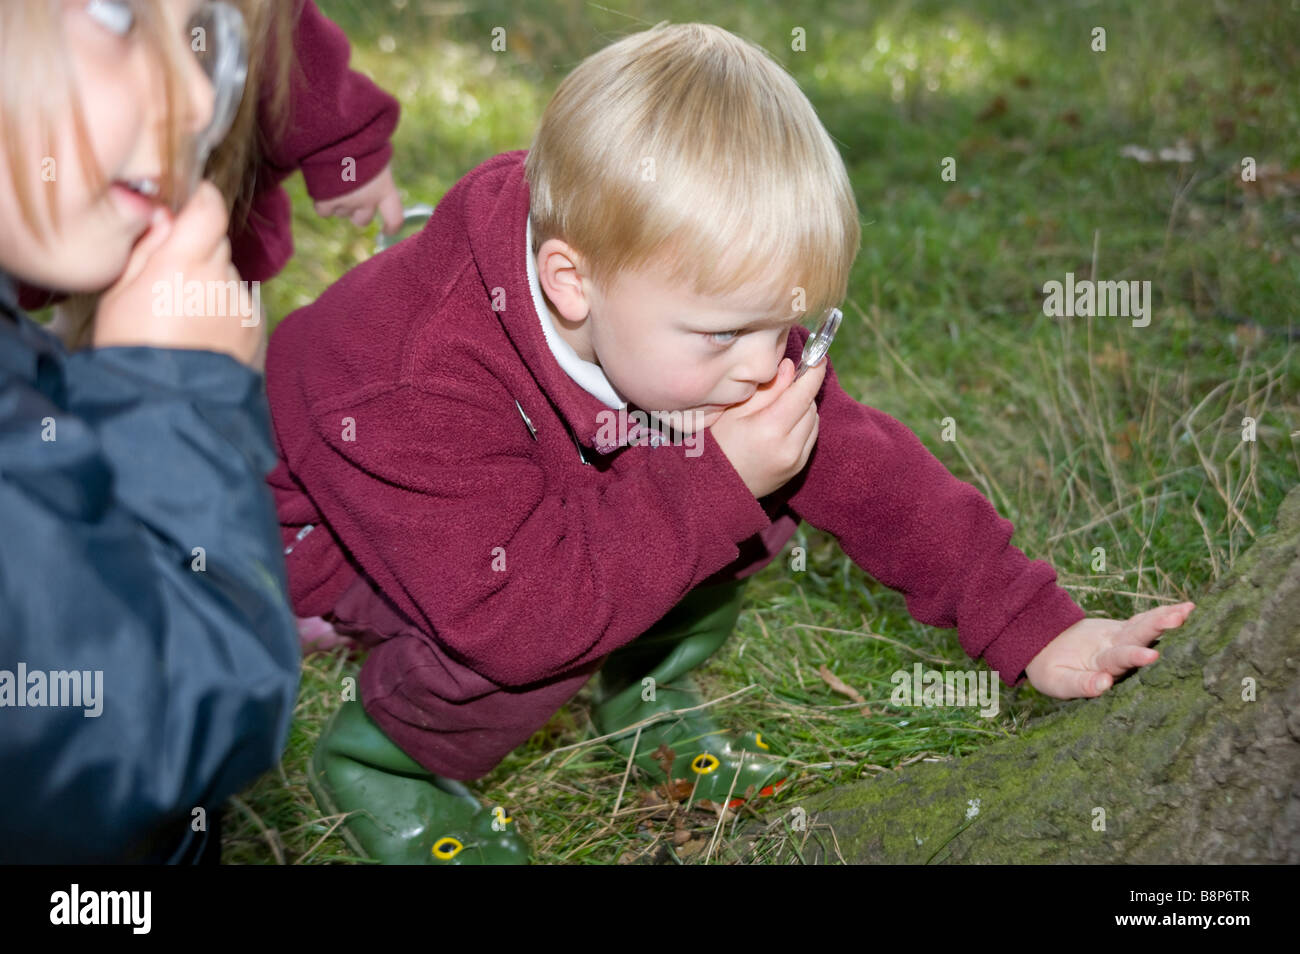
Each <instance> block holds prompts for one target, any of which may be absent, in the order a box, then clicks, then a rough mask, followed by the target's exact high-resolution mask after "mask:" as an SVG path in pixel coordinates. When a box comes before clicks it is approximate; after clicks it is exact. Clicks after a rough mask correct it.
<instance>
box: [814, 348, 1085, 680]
mask: <svg viewBox="0 0 1300 954" xmlns="http://www.w3.org/2000/svg"><path fill="white" fill-rule="evenodd" d="M791 338H792V340H793V339H794V335H791ZM792 347H793V345H792ZM795 353H797V351H796V352H795ZM818 412H819V414H820V421H821V423H820V425H819V428H818V434H817V446H816V447H815V448H814V449H813V454H812V457H811V459H810V460H809V464H808V467H807V468H806V469H805V471H804V474H803V475H802V482H801V484H800V486H799V488H798V490H797V491H796V492H795V493H794V494H793V496H792V497H791V498H790V507H791V509H792V510H793V511H794V512H795V513H796V514H798V516H799V517H800V518H801V519H803V520H806V521H808V522H809V523H810V524H812V525H813V526H815V527H817V528H819V529H821V530H825V531H826V532H827V533H830V534H832V535H833V536H834V537H835V538H836V539H837V540H838V541H839V544H840V546H841V548H843V550H844V552H845V553H847V554H848V555H849V557H850V558H851V559H852V560H853V562H854V563H856V564H857V565H858V566H859V567H861V568H862V569H863V570H865V571H866V572H867V573H869V574H871V576H873V577H874V578H875V579H877V580H879V581H880V582H881V583H883V584H884V585H885V586H888V587H889V588H891V589H894V590H898V591H899V592H901V593H902V594H903V595H904V597H905V598H906V600H907V610H908V612H909V613H911V615H912V616H913V617H914V618H915V619H917V620H919V621H920V622H922V623H926V624H928V625H931V626H939V627H944V628H952V627H954V626H955V627H956V628H957V633H958V639H959V640H960V642H961V646H962V649H964V650H965V651H966V653H967V655H969V656H970V657H971V658H972V659H979V658H981V657H982V658H983V659H984V660H985V661H986V662H987V663H988V665H989V668H991V669H993V670H996V671H997V672H998V674H999V675H1000V677H1001V679H1002V681H1003V682H1005V683H1006V684H1007V685H1008V686H1015V685H1019V684H1020V682H1022V681H1023V676H1024V669H1025V666H1026V665H1028V664H1029V662H1030V660H1032V659H1033V658H1034V657H1035V656H1037V655H1038V653H1039V652H1040V651H1041V650H1042V649H1043V647H1044V646H1046V645H1047V644H1048V643H1050V642H1051V641H1052V640H1053V639H1055V638H1056V637H1057V636H1058V635H1060V634H1061V633H1062V632H1063V631H1064V630H1065V629H1067V628H1068V627H1070V626H1072V625H1073V624H1074V623H1076V622H1078V621H1079V620H1081V619H1083V618H1084V616H1085V615H1086V614H1085V613H1084V612H1083V610H1082V609H1080V608H1079V606H1078V605H1077V604H1076V603H1075V602H1074V600H1072V599H1071V598H1070V595H1069V594H1068V593H1067V592H1066V591H1065V590H1063V589H1062V588H1061V587H1059V586H1058V585H1057V584H1056V571H1055V570H1054V569H1052V567H1051V565H1050V564H1048V563H1046V562H1044V561H1042V560H1034V561H1030V560H1029V559H1028V558H1027V557H1026V556H1025V554H1024V553H1023V552H1021V551H1020V550H1019V549H1017V548H1016V547H1014V546H1012V544H1011V534H1012V531H1013V529H1014V528H1013V526H1012V524H1011V521H1009V520H1006V519H1005V518H1003V517H1000V516H999V515H998V513H997V511H996V510H995V509H994V507H993V505H992V504H991V503H989V501H988V500H987V499H986V498H985V497H984V496H983V495H982V494H981V493H980V492H979V491H978V490H976V489H975V488H974V487H973V486H971V485H970V484H968V483H966V482H965V481H961V480H958V479H957V478H956V477H954V476H953V475H952V474H951V473H950V472H949V471H948V469H947V468H946V467H944V465H943V463H942V462H941V461H940V460H939V459H938V458H937V457H935V456H934V455H933V454H931V453H930V451H929V450H928V449H927V448H926V447H925V445H924V444H922V443H921V440H920V438H918V437H917V436H916V435H915V434H914V433H912V431H911V430H909V429H908V428H907V427H905V426H904V425H903V424H901V423H900V422H899V421H898V420H896V419H895V418H893V417H890V416H889V415H888V414H886V413H884V412H883V411H879V410H876V409H875V408H872V407H867V406H865V405H863V404H859V403H858V402H857V401H855V400H853V398H851V397H849V395H848V394H846V393H845V392H844V389H843V388H842V387H840V384H839V380H838V378H837V377H836V375H835V370H834V368H833V367H831V366H830V365H829V364H828V366H827V371H826V380H825V381H824V382H823V383H822V390H821V393H820V394H819V396H818ZM796 479H797V480H798V479H800V478H796Z"/></svg>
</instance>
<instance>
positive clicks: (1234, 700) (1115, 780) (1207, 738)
mask: <svg viewBox="0 0 1300 954" xmlns="http://www.w3.org/2000/svg"><path fill="white" fill-rule="evenodd" d="M1275 526H1276V529H1275V530H1274V531H1273V532H1272V533H1270V534H1269V535H1268V536H1267V537H1264V538H1262V539H1260V540H1257V541H1256V542H1255V544H1254V545H1253V546H1252V547H1251V549H1250V550H1249V551H1247V552H1246V553H1245V554H1243V555H1242V556H1241V557H1239V558H1238V560H1237V562H1236V564H1235V565H1234V566H1233V567H1232V569H1231V571H1230V572H1229V573H1228V574H1227V575H1225V576H1224V577H1223V578H1222V579H1220V580H1219V581H1218V582H1217V583H1216V584H1215V585H1214V586H1213V587H1212V588H1211V589H1210V591H1209V592H1208V593H1207V594H1206V595H1205V597H1204V598H1203V599H1200V600H1198V601H1197V608H1196V609H1195V610H1194V611H1193V612H1192V615H1191V616H1190V617H1189V618H1188V620H1187V622H1186V623H1184V624H1183V626H1182V627H1180V628H1179V629H1176V630H1171V631H1169V632H1168V633H1166V634H1165V635H1164V636H1163V637H1162V638H1161V640H1160V641H1159V642H1158V643H1157V644H1156V646H1157V648H1159V649H1160V653H1161V658H1160V659H1158V660H1157V661H1156V662H1155V663H1153V664H1151V665H1150V666H1147V667H1144V668H1142V669H1139V670H1137V671H1136V672H1135V673H1133V674H1132V675H1131V676H1129V677H1128V678H1126V679H1124V680H1121V681H1120V682H1119V683H1117V684H1116V685H1115V686H1114V687H1112V688H1111V689H1110V690H1109V691H1107V692H1106V693H1104V694H1103V695H1102V696H1100V697H1098V698H1096V699H1080V700H1075V701H1072V702H1070V703H1067V704H1064V705H1063V706H1062V708H1061V709H1060V710H1058V711H1056V712H1053V713H1052V714H1050V715H1049V716H1047V717H1046V718H1044V719H1042V721H1041V722H1039V723H1038V724H1036V725H1031V726H1028V727H1026V728H1025V729H1024V730H1023V731H1022V732H1021V733H1020V734H1019V735H1018V736H1017V737H1016V738H1013V739H1008V740H1006V741H1004V742H998V743H995V744H992V745H990V746H988V747H986V748H984V749H981V750H980V751H979V752H977V753H975V754H973V755H970V756H968V757H965V758H961V759H958V760H955V761H949V762H931V763H924V762H922V763H916V764H913V765H911V766H908V767H907V768H905V769H903V770H901V771H899V772H897V773H895V774H893V775H890V776H884V777H879V778H875V779H871V780H868V781H864V782H861V783H856V784H852V785H844V786H839V787H836V788H834V789H831V790H830V791H826V792H822V793H819V794H817V795H814V796H810V797H808V798H805V799H802V800H801V801H799V802H797V803H795V804H794V805H792V804H786V805H785V806H784V811H783V812H782V813H780V814H770V815H769V816H768V820H769V824H768V825H767V826H766V827H764V826H763V825H761V824H757V823H753V822H750V823H748V824H742V825H740V826H738V828H737V831H736V835H735V837H733V838H732V839H730V845H729V846H728V849H727V851H726V855H727V856H729V857H731V858H733V859H738V860H744V859H749V860H753V859H755V858H756V857H757V855H756V854H755V852H758V853H759V854H761V855H762V856H764V857H765V858H766V859H767V860H769V861H770V860H774V859H779V860H783V861H787V862H790V861H796V853H797V854H798V856H801V857H802V858H803V860H804V861H805V862H810V863H811V862H817V863H827V862H837V861H839V860H840V858H843V860H845V861H847V862H850V863H872V862H888V863H903V864H915V863H926V862H931V861H933V862H936V863H937V862H960V863H967V864H970V863H1038V862H1070V863H1098V862H1100V863H1130V864H1169V863H1196V864H1205V863H1261V862H1263V863H1288V862H1289V863H1291V864H1295V863H1297V862H1300V488H1296V489H1294V490H1292V491H1291V493H1290V494H1289V495H1288V496H1287V498H1286V499H1285V500H1284V501H1283V503H1282V505H1281V507H1280V508H1279V510H1278V513H1277V517H1276V520H1275ZM1252 680H1253V694H1252ZM975 800H978V803H977V805H973V803H975ZM796 808H802V809H803V811H804V812H805V813H806V815H804V814H801V813H800V812H799V811H797V810H795V811H792V809H796ZM801 824H802V826H803V827H804V829H805V830H802V831H801V830H798V829H799V828H800V827H801ZM792 829H793V830H792Z"/></svg>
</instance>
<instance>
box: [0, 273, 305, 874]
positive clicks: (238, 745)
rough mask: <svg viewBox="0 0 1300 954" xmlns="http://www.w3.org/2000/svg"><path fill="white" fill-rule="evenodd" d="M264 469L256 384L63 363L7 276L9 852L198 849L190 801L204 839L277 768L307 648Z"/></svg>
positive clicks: (179, 852) (3, 482)
mask: <svg viewBox="0 0 1300 954" xmlns="http://www.w3.org/2000/svg"><path fill="white" fill-rule="evenodd" d="M275 463H276V455H275V452H274V449H273V447H272V444H271V423H270V416H269V413H268V411H267V406H266V397H265V389H264V387H263V378H262V375H261V374H259V373H258V372H256V371H253V370H251V369H249V368H246V367H245V366H243V365H241V364H240V363H239V362H237V361H235V360H234V359H233V358H231V357H229V356H227V355H224V354H218V353H216V352H212V351H186V350H179V349H163V348H138V347H132V348H104V349H100V350H94V351H83V352H74V353H71V354H69V353H68V352H67V351H66V350H65V349H64V347H63V345H62V344H61V342H59V340H58V339H57V338H55V337H54V336H53V335H51V334H50V333H49V332H47V331H46V330H45V329H43V328H41V327H40V326H39V325H37V324H36V323H35V322H33V321H32V320H31V319H30V318H29V317H27V316H26V315H25V314H23V313H22V312H21V311H20V310H19V309H18V306H17V304H16V302H15V297H14V289H13V286H12V282H11V281H10V280H9V279H8V278H7V277H6V276H5V275H4V274H3V273H0V861H6V862H95V861H154V862H157V861H176V860H181V859H184V858H190V857H192V856H193V855H194V853H195V851H196V845H197V846H198V848H199V849H201V848H202V843H203V842H204V841H205V840H206V837H207V836H206V835H205V834H203V833H202V832H195V831H194V830H193V828H194V827H196V826H194V825H191V821H192V820H193V819H196V818H198V817H200V816H199V815H198V814H197V813H196V812H195V809H199V808H202V809H204V811H205V813H206V815H207V818H208V828H209V829H211V828H212V827H213V824H214V821H215V819H213V818H212V817H211V816H212V814H213V813H214V812H218V811H220V808H221V804H222V802H224V800H225V799H226V798H227V797H228V796H229V795H231V794H233V793H234V792H236V791H238V790H239V789H240V788H242V787H243V786H245V785H246V784H248V783H249V782H250V781H251V780H252V779H254V778H255V777H256V776H257V775H259V774H260V773H262V772H264V771H265V770H267V769H269V768H271V767H272V766H273V765H275V764H276V762H277V761H278V760H279V757H280V753H281V751H282V750H283V748H284V745H285V742H286V740H287V738H288V732H289V723H290V720H291V718H292V714H293V706H294V701H295V698H296V694H297V687H298V673H299V663H300V656H299V648H298V638H297V631H296V627H295V623H294V618H293V615H292V613H291V611H290V609H289V604H288V600H287V596H286V593H287V587H286V580H285V569H284V556H283V552H282V544H281V543H280V539H279V534H278V531H277V521H276V516H275V511H274V508H273V505H272V502H271V496H270V491H269V489H268V488H267V486H266V484H265V482H264V481H265V475H266V474H267V473H268V472H269V471H270V470H271V468H272V467H274V466H275ZM200 548H201V549H200ZM74 672H75V673H76V674H77V675H76V676H74V675H73V673H74ZM96 673H98V674H100V675H96ZM51 674H53V675H51ZM20 675H21V676H23V677H24V678H23V679H21V680H20V678H19V677H20ZM97 682H98V685H99V690H98V692H97V691H96V688H95V687H96V683H97ZM42 690H43V691H42ZM74 690H84V692H83V693H78V694H79V695H80V698H79V699H78V698H76V697H75V696H74ZM55 702H61V703H63V704H62V705H57V706H56V705H52V704H51V703H55ZM96 709H97V710H98V714H95V710H96Z"/></svg>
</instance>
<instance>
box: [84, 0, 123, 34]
mask: <svg viewBox="0 0 1300 954" xmlns="http://www.w3.org/2000/svg"><path fill="white" fill-rule="evenodd" d="M86 13H88V14H90V16H91V17H93V18H94V19H95V21H96V22H97V23H99V25H100V26H102V27H103V28H104V29H106V30H109V31H110V32H112V33H116V34H117V35H118V36H126V35H127V34H128V33H130V32H131V28H132V27H133V26H135V9H134V6H133V4H132V2H131V0H87V3H86Z"/></svg>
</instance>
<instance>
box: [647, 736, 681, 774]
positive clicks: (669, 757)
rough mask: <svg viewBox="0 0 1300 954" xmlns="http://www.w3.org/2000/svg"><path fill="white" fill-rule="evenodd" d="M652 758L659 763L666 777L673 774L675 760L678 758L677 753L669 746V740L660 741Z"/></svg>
mask: <svg viewBox="0 0 1300 954" xmlns="http://www.w3.org/2000/svg"><path fill="white" fill-rule="evenodd" d="M650 758H652V759H654V760H655V761H656V762H658V763H659V768H660V770H661V771H662V772H663V773H664V775H665V776H666V777H667V776H671V775H672V774H673V762H675V761H676V760H677V753H676V752H674V751H673V750H672V749H670V748H669V747H668V743H667V742H660V743H659V748H657V749H655V750H654V753H653V754H652V755H651V756H650Z"/></svg>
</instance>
